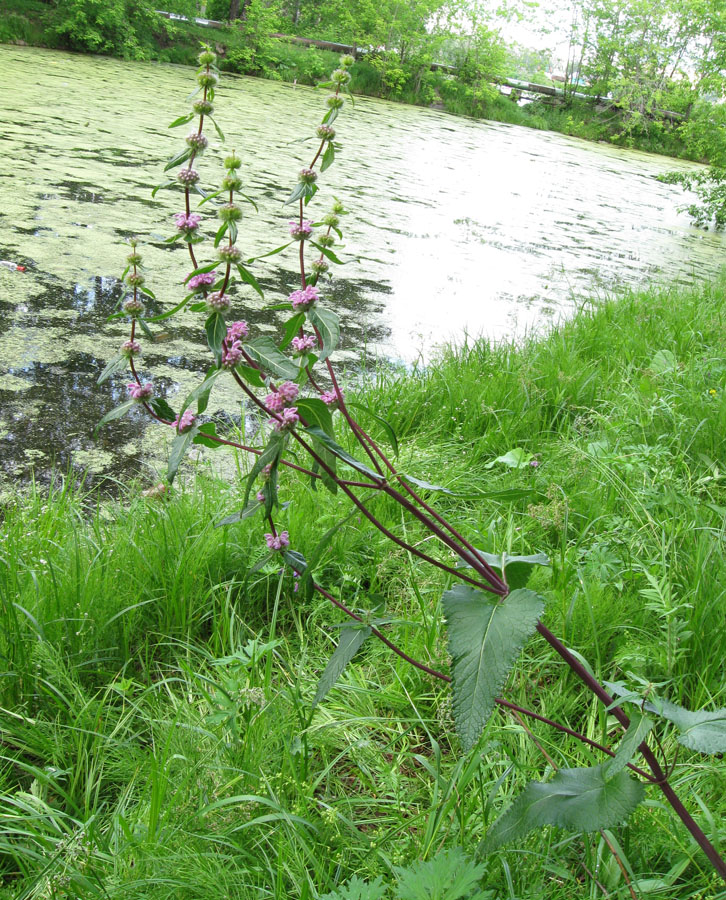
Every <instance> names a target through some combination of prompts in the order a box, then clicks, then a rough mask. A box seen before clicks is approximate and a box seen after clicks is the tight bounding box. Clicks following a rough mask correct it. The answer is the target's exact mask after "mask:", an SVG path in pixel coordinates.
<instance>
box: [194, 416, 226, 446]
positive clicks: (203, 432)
mask: <svg viewBox="0 0 726 900" xmlns="http://www.w3.org/2000/svg"><path fill="white" fill-rule="evenodd" d="M216 436H217V427H216V426H215V424H214V422H206V423H205V424H204V425H200V426H199V431H198V432H197V434H196V435H195V437H194V441H193V443H195V444H201V446H202V447H209V449H210V450H220V449H221V447H222V444H220V443H219V441H215V440H213V438H214V437H216Z"/></svg>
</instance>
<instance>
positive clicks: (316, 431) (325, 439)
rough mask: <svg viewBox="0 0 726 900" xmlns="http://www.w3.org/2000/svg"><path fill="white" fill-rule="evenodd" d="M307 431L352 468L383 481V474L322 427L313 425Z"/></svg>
mask: <svg viewBox="0 0 726 900" xmlns="http://www.w3.org/2000/svg"><path fill="white" fill-rule="evenodd" d="M305 431H307V433H308V434H309V435H310V436H311V437H313V438H315V439H316V440H318V441H320V443H321V444H322V445H323V446H324V447H325V448H326V449H327V450H329V451H330V452H331V453H332V454H333V456H337V457H338V459H340V460H342V461H343V462H344V463H346V464H347V465H349V466H350V467H351V469H355V470H356V471H357V472H362V473H363V475H368V476H370V477H371V478H374V479H375V480H376V481H378V482H380V481H381V476H380V475H379V474H378V473H377V472H374V471H373V469H369V468H368V466H366V465H365V464H364V463H362V462H360V461H359V460H357V459H356V458H355V457H354V456H351V455H350V453H347V452H346V451H345V450H343V448H342V447H341V446H340V445H339V444H337V443H336V442H335V441H334V440H333V439H332V438H331V437H330V435H328V434H326V433H325V432H324V431H323V430H322V429H321V428H318V427H317V426H315V425H312V426H311V427H310V428H306V429H305Z"/></svg>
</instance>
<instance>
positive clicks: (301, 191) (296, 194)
mask: <svg viewBox="0 0 726 900" xmlns="http://www.w3.org/2000/svg"><path fill="white" fill-rule="evenodd" d="M306 187H307V185H306V184H303V182H302V181H300V182H299V183H298V184H296V185H295V187H294V188H293V189H292V191H291V192H290V196H289V197H288V198H287V200H286V201H285V202H284V203H283V206H287V205H288V203H294V202H295V201H296V200H299V199H300V198H301V197H304V196H305V188H306Z"/></svg>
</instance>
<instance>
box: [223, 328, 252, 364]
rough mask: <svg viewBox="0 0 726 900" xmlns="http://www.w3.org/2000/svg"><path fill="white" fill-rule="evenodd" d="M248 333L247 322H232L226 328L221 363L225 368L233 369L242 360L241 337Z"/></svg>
mask: <svg viewBox="0 0 726 900" xmlns="http://www.w3.org/2000/svg"><path fill="white" fill-rule="evenodd" d="M249 333H250V330H249V327H248V326H247V322H232V324H231V325H230V326H229V328H228V329H227V336H226V337H225V339H224V346H223V348H222V365H223V366H224V367H225V368H226V369H233V368H234V367H235V366H237V365H239V363H241V362H242V357H243V353H242V339H243V338H246V337H247V335H248V334H249Z"/></svg>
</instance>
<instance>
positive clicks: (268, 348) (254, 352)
mask: <svg viewBox="0 0 726 900" xmlns="http://www.w3.org/2000/svg"><path fill="white" fill-rule="evenodd" d="M245 350H246V351H247V353H248V354H249V355H250V356H251V357H252V359H254V361H255V362H256V363H259V364H260V366H261V368H262V369H264V370H265V371H266V372H269V373H270V374H271V375H280V376H281V377H282V378H289V379H291V380H294V379H295V378H297V376H298V375H299V374H300V372H299V370H298V367H297V366H296V365H295V363H294V362H293V361H292V360H291V359H288V358H287V356H285V354H284V353H281V352H280V351H279V350H278V349H277V347H276V346H275V342H274V341H273V340H272V338H270V337H258V338H255V339H254V340H253V341H248V342H247V343H246V344H245Z"/></svg>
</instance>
